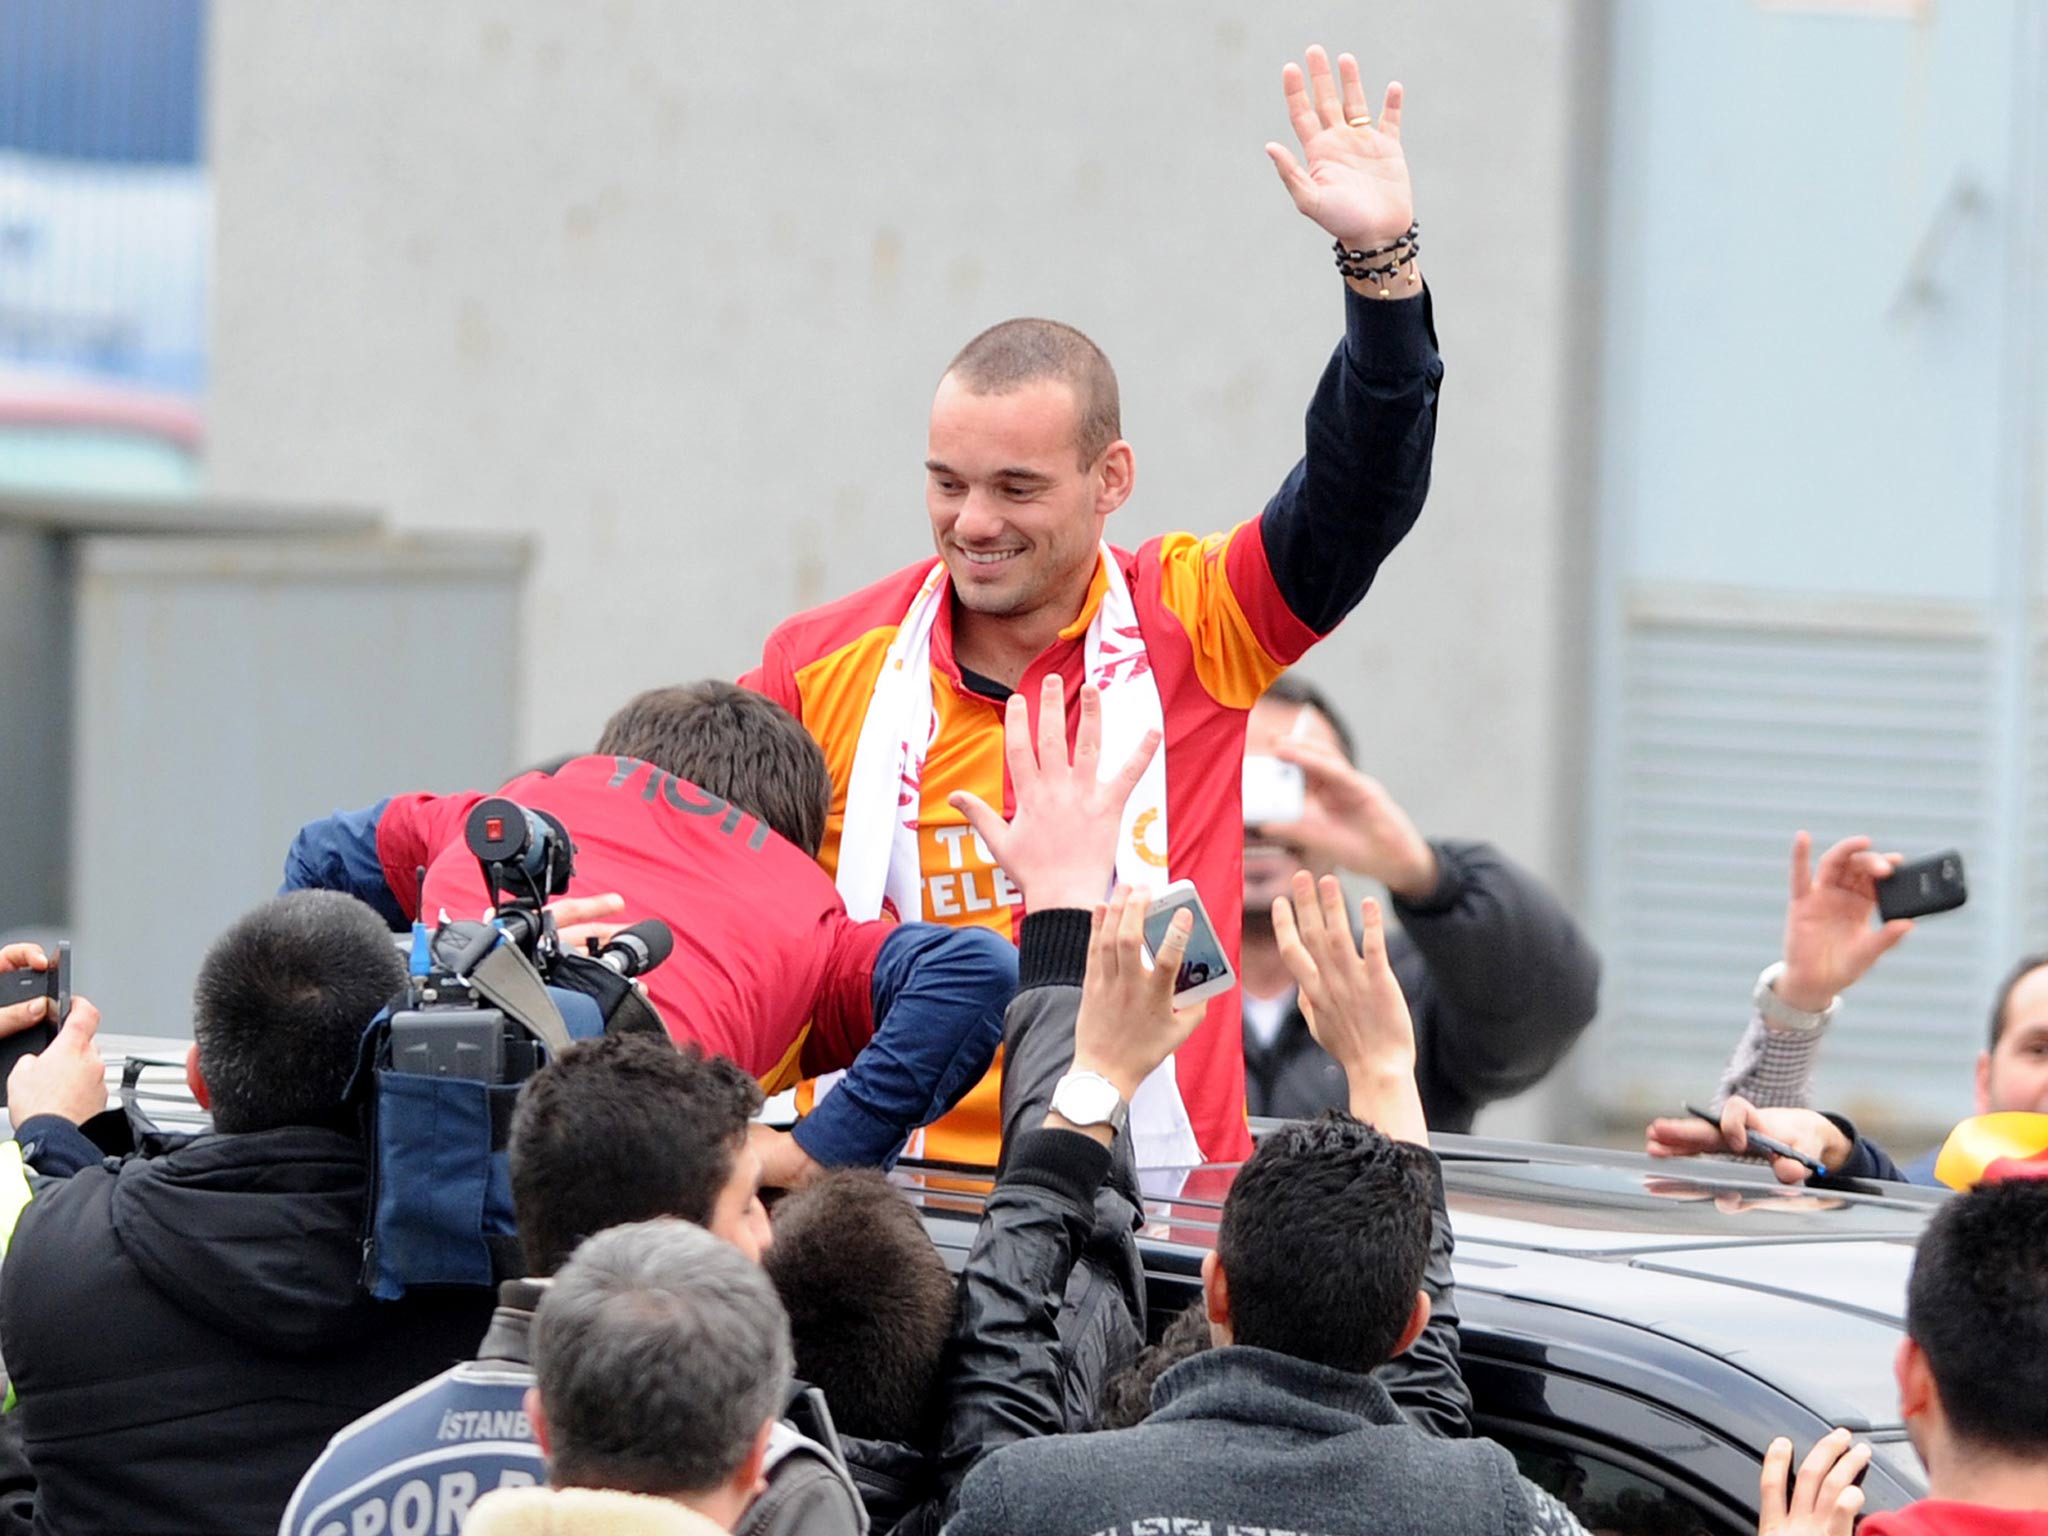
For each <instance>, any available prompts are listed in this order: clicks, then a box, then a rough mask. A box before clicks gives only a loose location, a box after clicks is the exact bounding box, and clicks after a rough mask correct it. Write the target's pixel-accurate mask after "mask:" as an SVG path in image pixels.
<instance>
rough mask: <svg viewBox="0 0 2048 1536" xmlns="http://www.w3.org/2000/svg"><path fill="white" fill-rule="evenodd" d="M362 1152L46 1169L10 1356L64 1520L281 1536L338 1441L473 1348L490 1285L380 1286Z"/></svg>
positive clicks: (302, 1135)
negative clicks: (401, 1291)
mask: <svg viewBox="0 0 2048 1536" xmlns="http://www.w3.org/2000/svg"><path fill="white" fill-rule="evenodd" d="M367 1188H368V1174H367V1169H366V1166H365V1160H364V1156H363V1149H362V1147H361V1146H360V1145H359V1144H358V1143H357V1142H356V1141H354V1140H353V1139H352V1138H350V1137H347V1136H344V1135H342V1134H341V1133H339V1132H336V1131H330V1130H322V1129H316V1128H311V1127H292V1128H285V1129H280V1130H273V1131H262V1132H255V1133H251V1134H247V1135H237V1136H224V1135H207V1136H201V1137H198V1138H196V1139H194V1140H193V1141H191V1142H189V1143H187V1144H186V1145H183V1146H181V1147H178V1148H176V1149H175V1150H173V1151H170V1152H167V1153H165V1154H163V1155H162V1156H159V1157H152V1158H143V1157H131V1158H128V1159H126V1160H125V1161H121V1162H118V1163H115V1162H112V1161H109V1162H106V1163H94V1164H92V1165H90V1166H87V1167H82V1168H80V1169H79V1171H78V1172H76V1173H75V1174H73V1175H72V1176H71V1177H70V1178H68V1179H64V1180H62V1181H58V1182H52V1183H50V1184H48V1185H46V1186H45V1187H44V1188H43V1189H42V1190H41V1191H40V1192H39V1193H38V1194H37V1196H36V1198H35V1200H34V1201H33V1202H31V1204H30V1206H29V1208H28V1209H27V1210H26V1211H25V1212H24V1213H23V1214H22V1218H21V1224H20V1226H19V1228H18V1229H17V1232H16V1237H15V1245H14V1247H13V1249H12V1250H11V1251H10V1253H9V1255H8V1259H7V1263H6V1265H5V1266H4V1268H0V1354H4V1356H5V1358H6V1361H7V1365H8V1368H9V1370H10V1372H11V1373H12V1375H13V1379H14V1385H15V1389H16V1391H17V1393H18V1394H19V1399H20V1401H19V1405H18V1407H17V1408H16V1410H15V1411H16V1413H17V1414H18V1415H19V1416H20V1419H21V1427H22V1433H23V1441H24V1445H25V1448H26V1450H27V1452H28V1455H29V1456H30V1458H31V1460H32V1461H33V1463H34V1465H35V1468H36V1471H37V1473H38V1477H39V1487H38V1493H37V1509H36V1529H37V1530H38V1531H44V1532H62V1533H63V1536H93V1533H100V1532H104V1533H107V1536H157V1533H162V1536H182V1533H190V1532H193V1531H208V1532H221V1533H243V1532H246V1533H249V1536H271V1533H273V1532H275V1531H276V1530H277V1527H278V1519H279V1516H280V1515H281V1514H282V1513H283V1511H284V1507H285V1502H286V1500H287V1499H288V1498H289V1497H290V1495H291V1491H292V1487H293V1485H294V1484H295V1483H296V1482H297V1481H298V1478H299V1474H300V1473H301V1472H303V1471H304V1470H305V1468H306V1466H307V1465H308V1464H309V1463H310V1462H311V1461H312V1459H313V1458H314V1457H315V1456H316V1455H318V1454H319V1451H320V1447H321V1446H322V1445H324V1444H325V1443H326V1441H327V1437H328V1436H330V1435H331V1434H333V1433H334V1431H335V1430H337V1429H339V1428H340V1427H341V1426H342V1425H343V1424H345V1423H347V1422H348V1421H349V1420H350V1419H351V1418H354V1417H355V1416H356V1415H357V1414H360V1413H363V1412H365V1411H366V1410H368V1409H370V1408H372V1407H374V1406H376V1405H377V1404H378V1403H380V1402H383V1401H385V1400H386V1399H388V1398H390V1397H392V1396H393V1395H395V1394H396V1393H398V1392H401V1391H403V1390H405V1389H406V1388H407V1387H410V1386H412V1385H413V1384H414V1383H416V1382H418V1381H420V1380H421V1379H423V1378H424V1377H427V1376H431V1375H433V1374H434V1373H435V1372H436V1371H439V1370H442V1369H444V1368H446V1367H447V1366H448V1365H450V1364H451V1363H453V1362H454V1361H456V1360H459V1359H461V1358H462V1357H463V1356H465V1355H466V1354H467V1353H468V1352H469V1350H470V1348H471V1347H472V1346H473V1345H474V1343H475V1341H476V1339H477V1337H478V1335H479V1334H480V1333H481V1332H482V1331H483V1327H484V1323H485V1320H486V1318H487V1316H488V1313H489V1295H488V1293H486V1292H483V1291H463V1292H444V1293H440V1294H431V1293H422V1294H421V1295H419V1296H412V1297H407V1298H406V1299H405V1300H404V1301H400V1302H374V1301H371V1300H370V1299H369V1298H368V1297H367V1296H365V1295H364V1294H363V1293H362V1291H361V1290H360V1289H359V1288H358V1283H357V1282H358V1277H359V1274H360V1271H361V1267H362V1225H363V1204H364V1200H365V1198H366V1193H367Z"/></svg>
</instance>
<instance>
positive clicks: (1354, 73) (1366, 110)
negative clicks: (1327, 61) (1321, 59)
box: [1337, 53, 1372, 123]
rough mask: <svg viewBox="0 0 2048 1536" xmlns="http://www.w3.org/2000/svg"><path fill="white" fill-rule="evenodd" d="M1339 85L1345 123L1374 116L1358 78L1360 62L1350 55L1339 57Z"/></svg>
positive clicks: (1343, 54)
mask: <svg viewBox="0 0 2048 1536" xmlns="http://www.w3.org/2000/svg"><path fill="white" fill-rule="evenodd" d="M1337 85H1338V88H1339V90H1340V91H1341V92H1342V94H1343V97H1344V121H1345V122H1347V123H1355V122H1357V121H1358V120H1359V119H1360V118H1361V117H1369V116H1371V115H1372V108H1370V107H1368V106H1367V105H1366V104H1365V86H1364V84H1363V83H1362V82H1361V81H1360V80H1359V78H1358V60H1356V59H1354V58H1353V57H1352V56H1351V55H1350V54H1348V53H1340V54H1338V55H1337Z"/></svg>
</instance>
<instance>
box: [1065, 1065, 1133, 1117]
mask: <svg viewBox="0 0 2048 1536" xmlns="http://www.w3.org/2000/svg"><path fill="white" fill-rule="evenodd" d="M1052 1112H1053V1113H1054V1114H1056V1115H1058V1116H1059V1117H1060V1118H1061V1119H1062V1120H1064V1121H1066V1122H1067V1124H1069V1125H1106V1126H1108V1127H1109V1128H1110V1130H1111V1131H1121V1130H1122V1129H1123V1128H1124V1122H1125V1121H1126V1120H1128V1119H1130V1118H1131V1106H1130V1105H1128V1104H1126V1103H1125V1102H1124V1096H1123V1095H1122V1094H1120V1093H1118V1092H1117V1091H1116V1084H1115V1083H1112V1082H1111V1081H1110V1080H1109V1079H1108V1078H1106V1077H1104V1076H1103V1075H1102V1074H1101V1073H1100V1072H1069V1073H1068V1074H1067V1075H1066V1076H1065V1077H1063V1078H1061V1079H1060V1080H1059V1081H1058V1082H1057V1083H1055V1084H1053V1090H1052Z"/></svg>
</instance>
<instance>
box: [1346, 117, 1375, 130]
mask: <svg viewBox="0 0 2048 1536" xmlns="http://www.w3.org/2000/svg"><path fill="white" fill-rule="evenodd" d="M1344 121H1345V122H1347V123H1349V124H1350V125H1351V126H1352V127H1354V128H1370V127H1371V126H1372V119H1371V118H1369V117H1347V118H1345V119H1344Z"/></svg>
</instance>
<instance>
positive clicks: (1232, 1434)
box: [947, 1347, 1577, 1536]
mask: <svg viewBox="0 0 2048 1536" xmlns="http://www.w3.org/2000/svg"><path fill="white" fill-rule="evenodd" d="M1154 1401H1155V1403H1156V1405H1157V1406H1156V1409H1155V1411H1154V1412H1153V1414H1152V1416H1151V1418H1149V1419H1147V1420H1146V1421H1145V1422H1144V1423H1143V1424H1140V1425H1139V1426H1137V1427H1136V1428H1135V1429H1121V1430H1115V1431H1112V1432H1110V1433H1108V1434H1100V1435H1071V1436H1065V1437H1062V1438H1059V1439H1051V1440H1037V1441H1031V1442H1025V1443H1019V1444H1016V1445H1012V1446H1008V1447H1006V1448H1004V1449H1003V1450H1002V1451H1000V1452H998V1453H997V1454H996V1455H994V1456H991V1457H990V1458H988V1459H987V1460H986V1461H984V1462H982V1463H981V1465H980V1466H979V1467H977V1468H976V1469H975V1470H974V1472H973V1473H972V1475H970V1476H969V1477H968V1479H967V1481H966V1483H965V1484H964V1485H963V1486H962V1488H961V1490H960V1495H959V1500H958V1504H957V1506H956V1509H955V1513H954V1516H953V1520H952V1523H951V1524H950V1525H948V1527H947V1530H948V1531H949V1532H950V1533H954V1536H984V1533H986V1536H1009V1533H1011V1532H1017V1531H1030V1532H1032V1533H1033V1536H1063V1533H1072V1536H1087V1533H1091V1532H1102V1531H1111V1530H1124V1529H1129V1530H1134V1531H1136V1530H1159V1531H1167V1530H1174V1531H1180V1530H1189V1531H1194V1530H1203V1531H1210V1530H1213V1531H1223V1530H1290V1531H1319V1532H1326V1533H1332V1536H1340V1533H1352V1532H1358V1533H1370V1536H1521V1533H1524V1532H1531V1531H1549V1532H1554V1533H1556V1536H1565V1533H1569V1532H1574V1531H1576V1530H1577V1523H1576V1522H1575V1521H1573V1520H1572V1518H1571V1516H1570V1515H1569V1514H1568V1513H1566V1512H1565V1510H1564V1509H1563V1507H1562V1506H1561V1505H1558V1504H1556V1503H1555V1501H1553V1500H1551V1499H1549V1498H1548V1496H1546V1495H1545V1494H1543V1493H1541V1492H1540V1491H1538V1490H1537V1489H1536V1488H1535V1487H1534V1486H1532V1485H1531V1484H1529V1483H1527V1482H1525V1481H1523V1479H1522V1478H1521V1477H1520V1476H1519V1475H1518V1474H1517V1473H1516V1471H1515V1463H1514V1460H1513V1459H1512V1458H1511V1457H1510V1456H1509V1455H1508V1453H1507V1452H1506V1451H1504V1450H1503V1449H1501V1447H1500V1446H1498V1445H1496V1444H1494V1443H1493V1442H1492V1441H1490V1440H1444V1439H1439V1438H1436V1437H1434V1436H1430V1435H1425V1434H1422V1433H1420V1432H1419V1431H1418V1430H1417V1429H1416V1428H1415V1426H1414V1425H1413V1424H1411V1423H1408V1422H1406V1421H1404V1420H1403V1418H1402V1416H1401V1413H1400V1410H1399V1409H1398V1408H1396V1407H1395V1405H1394V1403H1393V1400H1392V1399H1391V1398H1390V1397H1389V1396H1388V1394H1387V1392H1386V1390H1385V1389H1384V1388H1383V1387H1382V1386H1381V1385H1380V1383H1379V1382H1377V1381H1375V1380H1374V1379H1373V1378H1372V1377H1370V1376H1359V1375H1353V1374H1351V1373H1350V1372H1346V1371H1337V1370H1332V1369H1330V1368H1328V1367H1327V1366H1320V1365H1312V1364H1310V1363H1309V1362H1307V1361H1304V1360H1296V1359H1292V1358H1290V1357H1288V1356H1286V1355H1280V1354H1275V1353H1272V1352H1270V1351H1268V1350H1263V1349H1248V1348H1243V1347H1237V1348H1230V1349H1213V1350H1209V1351H1207V1352H1205V1353H1203V1354H1199V1355H1196V1356H1194V1357H1193V1358H1192V1359H1188V1360H1184V1361H1182V1362H1181V1363H1180V1364H1179V1365H1176V1366H1174V1367H1173V1368H1172V1369H1171V1370H1169V1371H1168V1372H1167V1373H1166V1374H1165V1375H1164V1376H1162V1377H1160V1378H1159V1384H1158V1387H1157V1388H1156V1389H1155V1392H1154Z"/></svg>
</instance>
